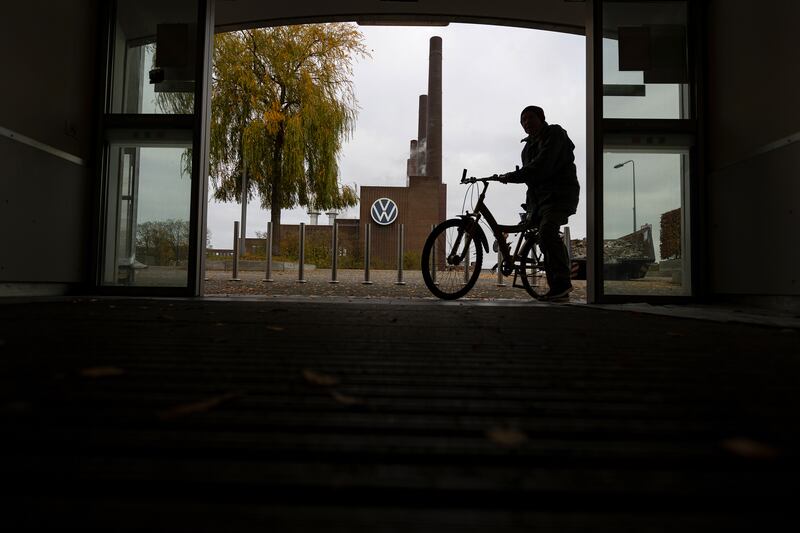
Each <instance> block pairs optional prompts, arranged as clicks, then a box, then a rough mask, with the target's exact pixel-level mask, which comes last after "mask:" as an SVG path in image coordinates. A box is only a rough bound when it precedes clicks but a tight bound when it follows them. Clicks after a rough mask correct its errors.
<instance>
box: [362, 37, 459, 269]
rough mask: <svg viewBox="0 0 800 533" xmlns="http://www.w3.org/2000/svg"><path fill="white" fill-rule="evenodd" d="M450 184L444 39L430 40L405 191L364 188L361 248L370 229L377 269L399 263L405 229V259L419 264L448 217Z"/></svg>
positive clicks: (400, 187)
mask: <svg viewBox="0 0 800 533" xmlns="http://www.w3.org/2000/svg"><path fill="white" fill-rule="evenodd" d="M446 204H447V185H445V184H444V183H442V38H441V37H431V40H430V58H429V62H428V94H423V95H420V97H419V120H418V131H417V139H413V140H412V141H411V143H410V154H409V158H408V161H407V163H406V185H405V186H404V187H402V186H398V187H390V186H362V187H361V193H360V221H359V246H360V249H361V250H363V249H364V246H365V235H366V232H365V231H364V230H365V227H366V224H370V225H371V227H370V232H371V250H372V251H371V257H372V263H373V265H374V266H375V267H376V268H392V267H393V266H394V265H396V264H397V239H398V236H399V227H400V225H401V224H402V225H403V227H404V232H405V234H404V251H405V253H404V255H405V257H406V260H407V261H412V262H416V263H418V258H419V254H420V253H421V250H422V246H423V244H424V243H425V239H426V238H427V236H428V234H429V233H430V231H431V226H433V225H435V224H438V223H440V222H442V221H443V220H444V219H445V218H446V216H447V213H446Z"/></svg>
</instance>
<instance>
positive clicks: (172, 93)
mask: <svg viewBox="0 0 800 533" xmlns="http://www.w3.org/2000/svg"><path fill="white" fill-rule="evenodd" d="M197 13H198V5H197V0H171V1H169V2H163V1H154V0H146V1H141V0H119V2H118V3H117V23H116V26H115V35H114V51H113V68H112V94H111V110H110V112H111V113H130V114H139V113H169V114H176V113H179V114H191V113H193V102H194V86H195V83H194V81H195V63H196V53H195V50H196V40H197V37H196V36H197V33H196V31H197ZM158 95H160V96H161V98H158ZM165 96H169V98H165Z"/></svg>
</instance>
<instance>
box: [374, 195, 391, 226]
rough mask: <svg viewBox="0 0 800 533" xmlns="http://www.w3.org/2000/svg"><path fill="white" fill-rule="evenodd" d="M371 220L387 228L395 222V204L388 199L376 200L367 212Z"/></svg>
mask: <svg viewBox="0 0 800 533" xmlns="http://www.w3.org/2000/svg"><path fill="white" fill-rule="evenodd" d="M369 212H370V214H371V215H372V220H374V221H375V222H376V223H378V224H380V225H381V226H388V225H389V224H391V223H392V222H394V221H395V220H397V204H396V203H394V200H390V199H389V198H378V199H377V200H375V202H373V204H372V207H371V208H370V210H369Z"/></svg>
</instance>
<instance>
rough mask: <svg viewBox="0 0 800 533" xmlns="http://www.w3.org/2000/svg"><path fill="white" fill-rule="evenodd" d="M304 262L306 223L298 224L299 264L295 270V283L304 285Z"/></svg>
mask: <svg viewBox="0 0 800 533" xmlns="http://www.w3.org/2000/svg"><path fill="white" fill-rule="evenodd" d="M305 262H306V223H305V222H301V223H300V264H299V265H298V268H297V283H306V281H307V280H306V276H305V274H306V272H305V267H304V265H305Z"/></svg>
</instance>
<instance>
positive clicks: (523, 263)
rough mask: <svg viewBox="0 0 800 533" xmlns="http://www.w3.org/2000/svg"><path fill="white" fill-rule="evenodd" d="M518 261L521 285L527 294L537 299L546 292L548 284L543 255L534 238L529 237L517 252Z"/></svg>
mask: <svg viewBox="0 0 800 533" xmlns="http://www.w3.org/2000/svg"><path fill="white" fill-rule="evenodd" d="M519 254H520V263H519V266H518V267H517V275H518V276H519V277H520V278H521V280H522V286H523V287H525V290H526V291H528V294H530V295H531V296H533V297H534V298H536V299H537V300H538V299H539V298H541V297H542V296H544V295H545V294H547V291H549V290H550V285H549V284H548V283H547V275H546V274H545V270H544V256H543V255H542V250H541V249H540V248H539V245H538V244H537V242H536V239H534V238H529V239H528V240H527V241H526V242H525V243H524V244H523V245H522V249H521V250H520V252H519Z"/></svg>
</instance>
